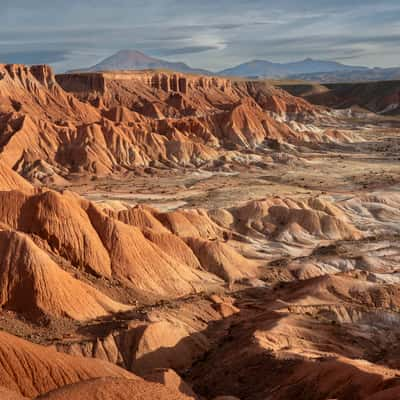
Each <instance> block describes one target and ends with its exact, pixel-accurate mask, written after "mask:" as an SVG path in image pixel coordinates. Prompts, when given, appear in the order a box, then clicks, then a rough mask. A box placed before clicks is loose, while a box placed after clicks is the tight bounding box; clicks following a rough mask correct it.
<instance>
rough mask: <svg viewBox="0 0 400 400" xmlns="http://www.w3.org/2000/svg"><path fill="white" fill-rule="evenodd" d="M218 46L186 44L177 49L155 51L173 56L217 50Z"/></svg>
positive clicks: (160, 54)
mask: <svg viewBox="0 0 400 400" xmlns="http://www.w3.org/2000/svg"><path fill="white" fill-rule="evenodd" d="M218 49H219V47H218V46H187V47H180V48H177V49H158V50H155V52H156V53H157V54H158V55H159V56H175V55H180V54H194V53H203V52H205V51H211V50H218Z"/></svg>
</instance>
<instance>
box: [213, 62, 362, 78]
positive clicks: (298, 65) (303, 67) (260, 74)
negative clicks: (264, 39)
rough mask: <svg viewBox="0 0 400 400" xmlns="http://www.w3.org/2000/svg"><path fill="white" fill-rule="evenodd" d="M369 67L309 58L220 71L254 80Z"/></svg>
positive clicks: (357, 69) (257, 63)
mask: <svg viewBox="0 0 400 400" xmlns="http://www.w3.org/2000/svg"><path fill="white" fill-rule="evenodd" d="M364 70H368V68H367V67H360V66H352V65H345V64H341V63H338V62H335V61H321V60H313V59H311V58H307V59H305V60H303V61H297V62H292V63H286V64H285V63H273V62H270V61H264V60H253V61H250V62H248V63H244V64H240V65H238V66H236V67H233V68H229V69H225V70H223V71H220V72H219V73H218V74H219V75H224V76H240V77H254V78H283V77H288V76H291V75H295V74H309V73H317V72H318V73H319V72H333V71H364Z"/></svg>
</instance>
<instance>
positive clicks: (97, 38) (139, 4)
mask: <svg viewBox="0 0 400 400" xmlns="http://www.w3.org/2000/svg"><path fill="white" fill-rule="evenodd" d="M1 5H2V11H1V13H0V56H1V55H2V56H3V57H4V58H7V60H20V61H18V62H22V60H25V61H24V62H27V63H37V62H38V61H39V59H40V61H41V62H46V63H47V62H48V63H51V64H53V65H55V66H56V67H57V68H58V69H59V70H62V69H67V68H79V67H83V66H86V65H91V64H94V63H96V62H98V61H99V60H100V59H101V58H102V57H106V56H108V55H111V54H112V53H114V52H116V51H118V50H120V49H124V48H131V49H138V50H142V51H144V52H147V53H149V55H153V56H159V57H165V58H167V59H169V60H175V57H179V60H180V61H184V62H187V63H189V64H191V65H194V66H198V67H201V68H208V69H214V70H219V69H223V68H226V67H229V66H231V65H233V64H237V63H240V62H244V61H247V60H249V59H253V58H263V59H270V60H271V61H291V60H295V59H297V58H305V57H308V56H313V57H317V58H321V59H324V58H325V59H326V58H329V59H331V58H336V59H341V60H344V59H351V60H354V62H357V63H359V64H368V65H377V64H382V65H383V64H384V65H385V66H388V65H396V64H400V55H398V54H400V53H399V52H398V47H399V43H400V3H399V1H398V0H380V1H379V2H377V1H376V0H352V1H351V2H349V1H348V0H306V1H303V2H299V1H298V0H280V1H279V2H276V0H218V1H216V0H202V1H201V2H199V1H198V0H153V1H152V2H149V1H145V0H85V1H82V0H69V1H68V2H66V1H65V0H41V1H37V2H33V1H32V0H1ZM382 55H384V57H382ZM15 62H17V61H15ZM82 63H87V64H82Z"/></svg>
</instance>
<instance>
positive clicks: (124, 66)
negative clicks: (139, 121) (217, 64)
mask: <svg viewBox="0 0 400 400" xmlns="http://www.w3.org/2000/svg"><path fill="white" fill-rule="evenodd" d="M144 69H168V70H172V71H177V72H185V73H192V74H202V75H210V74H211V72H209V71H206V70H203V69H196V68H191V67H189V66H188V65H187V64H185V63H183V62H170V61H165V60H161V59H159V58H154V57H150V56H147V55H146V54H144V53H142V52H140V51H137V50H121V51H119V52H118V53H115V54H113V55H112V56H110V57H108V58H106V59H105V60H103V61H101V62H100V63H98V64H96V65H93V66H92V67H89V68H81V69H79V70H75V71H69V72H78V71H79V72H83V71H85V72H86V71H88V72H92V71H112V70H144Z"/></svg>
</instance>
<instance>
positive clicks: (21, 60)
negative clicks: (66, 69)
mask: <svg viewBox="0 0 400 400" xmlns="http://www.w3.org/2000/svg"><path fill="white" fill-rule="evenodd" d="M68 58H69V52H66V51H62V50H59V51H52V50H43V51H28V50H26V51H19V52H18V51H16V52H11V53H2V52H0V63H4V64H54V63H58V62H62V61H65V60H67V59H68Z"/></svg>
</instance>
